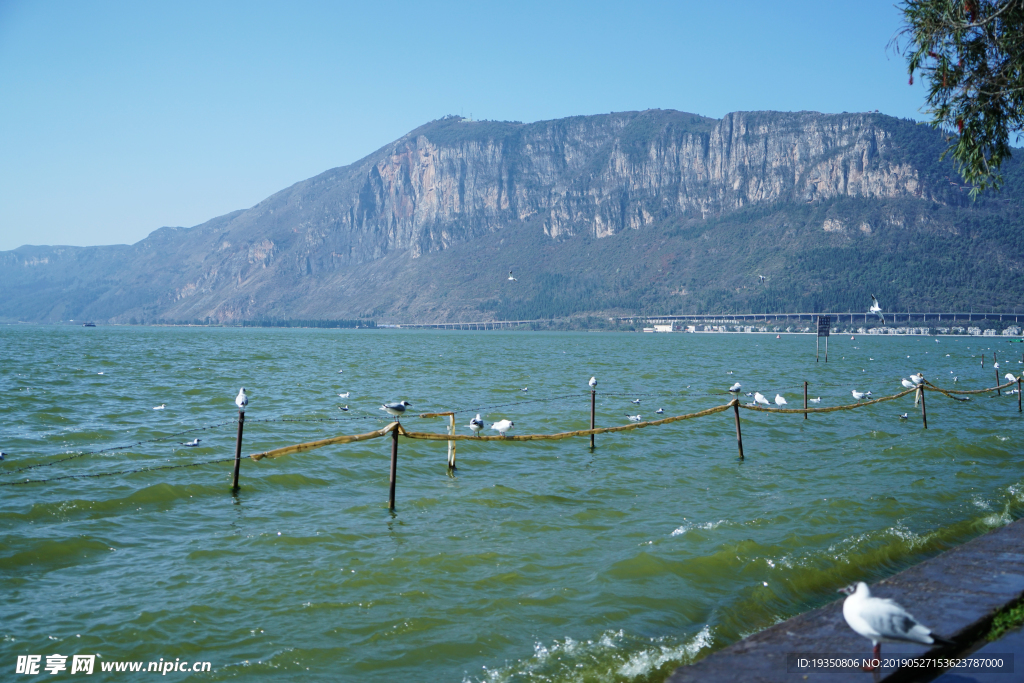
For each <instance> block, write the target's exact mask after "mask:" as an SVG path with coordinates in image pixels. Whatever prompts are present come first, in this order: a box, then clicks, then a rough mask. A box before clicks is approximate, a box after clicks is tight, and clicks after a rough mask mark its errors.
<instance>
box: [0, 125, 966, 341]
mask: <svg viewBox="0 0 1024 683" xmlns="http://www.w3.org/2000/svg"><path fill="white" fill-rule="evenodd" d="M913 128H914V126H913V124H912V123H910V122H904V121H899V120H896V119H892V118H891V117H886V116H884V115H879V114H840V115H823V114H817V113H811V112H798V113H777V112H737V113H733V114H729V115H728V116H726V117H725V118H723V119H721V120H715V119H708V118H705V117H700V116H696V115H693V114H686V113H682V112H676V111H662V110H653V111H645V112H627V113H619V114H608V115H602V116H587V117H573V118H569V119H561V120H556V121H545V122H538V123H533V124H519V123H498V122H486V121H485V122H471V121H466V120H461V119H457V118H452V117H449V118H446V119H442V120H440V121H434V122H432V123H429V124H427V125H425V126H422V127H421V128H419V129H417V130H415V131H413V132H411V133H409V134H408V135H406V136H405V137H403V138H401V139H400V140H397V141H396V142H394V143H392V144H390V145H387V146H386V147H384V148H382V149H380V150H378V151H377V152H375V153H374V154H372V155H370V156H368V157H366V158H365V159H362V160H360V161H359V162H356V163H355V164H352V165H351V166H347V167H343V168H338V169H334V170H331V171H328V172H326V173H324V174H321V175H319V176H317V177H314V178H311V179H309V180H306V181H304V182H301V183H298V184H296V185H294V186H292V187H290V188H288V189H286V190H283V191H282V192H279V193H277V194H275V195H273V196H272V197H269V198H268V199H266V200H264V201H262V202H260V203H259V204H258V205H256V206H254V207H252V208H251V209H248V210H245V211H239V212H235V213H233V214H229V215H227V216H222V217H220V218H217V219H214V220H212V221H209V222H208V223H205V224H203V225H200V226H197V227H195V228H191V229H183V228H173V229H172V228H163V229H161V230H158V231H156V232H155V233H153V234H152V235H150V237H148V238H147V239H145V240H143V241H142V242H139V243H138V244H135V245H132V246H125V247H105V248H102V249H100V248H95V249H94V248H84V249H76V248H47V247H32V248H27V247H26V248H21V249H18V250H15V251H13V252H6V253H0V288H2V291H3V292H4V294H5V296H4V297H3V298H4V299H5V301H4V302H0V316H2V317H6V318H8V319H10V318H20V319H67V318H69V317H78V318H82V317H93V318H97V319H114V320H128V319H130V318H138V319H145V320H152V319H156V318H166V319H172V320H191V319H206V318H210V319H214V320H224V321H233V320H238V319H244V318H254V317H268V316H269V317H286V318H287V317H292V318H299V317H355V316H356V315H367V314H374V315H377V316H380V315H381V314H382V313H385V312H388V313H390V314H393V315H395V316H400V315H401V314H402V311H406V314H413V315H415V316H426V315H428V314H430V312H431V311H433V315H435V316H436V315H438V314H449V315H450V314H453V312H454V311H457V310H462V311H465V310H466V309H467V308H472V307H473V306H475V305H476V303H475V302H474V300H472V299H466V300H465V301H464V302H463V303H462V304H460V305H457V306H454V307H451V308H445V307H441V308H438V307H436V306H435V307H434V308H431V307H430V306H426V307H423V306H420V307H418V308H417V307H416V306H413V307H412V308H409V306H410V301H411V300H412V299H415V298H416V297H417V296H422V291H423V290H422V287H421V288H420V292H419V293H418V294H413V295H410V294H409V293H408V292H401V291H394V285H393V284H389V283H393V282H394V281H395V277H394V273H395V272H396V270H397V271H400V270H402V269H406V270H408V269H409V268H412V267H413V266H412V265H411V264H412V263H413V262H414V261H416V260H417V259H421V258H422V257H424V256H428V255H436V254H441V253H445V252H448V251H450V250H452V249H453V248H455V247H457V246H459V245H468V244H478V245H490V244H492V243H493V241H494V240H497V241H498V242H499V243H500V242H501V240H502V239H503V237H502V235H505V234H510V233H508V232H507V231H508V229H509V228H512V227H517V226H518V227H520V228H524V229H528V230H529V231H535V232H536V233H537V234H538V235H543V236H544V239H546V240H548V241H549V242H550V243H551V244H558V243H561V242H564V241H566V240H569V239H572V238H587V239H596V240H601V239H605V238H609V237H612V236H615V235H618V234H621V233H623V232H625V231H642V230H643V229H644V228H645V227H648V226H652V225H655V224H664V223H666V222H668V223H674V224H682V223H687V222H688V221H689V222H693V221H707V220H709V219H720V218H722V217H723V216H727V215H729V214H731V213H735V212H737V211H742V210H743V209H745V208H749V207H752V206H755V207H756V206H773V205H782V204H793V205H798V204H804V205H811V206H818V205H821V204H822V203H829V202H835V201H837V200H839V199H842V198H862V199H873V200H905V199H910V200H917V201H925V202H930V203H939V204H950V203H957V202H961V203H962V199H961V197H960V195H958V194H956V193H953V194H952V195H951V191H950V188H949V187H948V186H947V182H948V181H942V180H940V179H938V178H937V177H935V172H934V171H933V170H927V169H922V168H920V167H919V166H916V165H915V164H914V163H913V162H912V158H913V155H912V154H911V153H910V152H911V151H914V150H908V147H907V143H906V140H907V139H909V137H908V135H909V133H908V130H909V129H913ZM911 132H914V134H917V133H916V131H911ZM918 138H920V135H918ZM932 138H934V139H932ZM932 138H930V139H932V142H931V143H930V144H931V146H932V147H933V148H934V149H930V150H929V152H928V153H929V154H934V155H935V156H937V154H938V151H939V150H941V144H940V143H939V141H938V138H937V135H933V136H932ZM917 151H919V150H917ZM828 220H829V221H832V222H819V223H818V230H820V231H821V232H823V233H824V232H826V231H830V232H836V231H837V229H836V228H835V226H836V225H841V224H842V223H841V221H839V219H837V218H830V219H828ZM861 232H862V233H864V234H870V228H869V229H868V230H867V232H864V231H863V230H861ZM517 234H519V233H517ZM538 248H540V247H538ZM502 268H504V266H501V267H499V268H498V270H501V269H502ZM388 269H390V273H391V274H390V275H388V274H387V271H388ZM428 277H429V276H428ZM374 278H376V279H374ZM371 281H372V282H374V283H376V284H375V286H369V284H368V283H369V282H371ZM420 284H421V285H422V283H420ZM436 285H437V283H432V284H431V286H432V287H433V286H436ZM428 289H429V288H428ZM403 307H404V308H403Z"/></svg>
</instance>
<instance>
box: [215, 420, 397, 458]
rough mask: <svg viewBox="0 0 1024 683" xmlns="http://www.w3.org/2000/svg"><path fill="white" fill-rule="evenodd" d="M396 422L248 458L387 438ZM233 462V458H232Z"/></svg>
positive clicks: (279, 455)
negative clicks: (359, 432)
mask: <svg viewBox="0 0 1024 683" xmlns="http://www.w3.org/2000/svg"><path fill="white" fill-rule="evenodd" d="M396 425H398V423H397V422H392V423H391V424H389V425H388V426H387V427H384V428H383V429H378V430H376V431H373V432H367V433H366V434H355V435H343V436H333V437H331V438H329V439H320V440H319V441H307V442H306V443H299V444H295V445H294V446H285V447H283V448H275V449H274V450H272V451H263V452H262V453H253V454H252V455H250V456H249V457H250V458H252V459H253V460H256V461H257V462H258V461H260V460H262V459H263V458H280V457H281V456H282V455H290V454H292V453H300V452H302V451H311V450H313V449H314V448H323V447H324V446H332V445H334V444H336V443H352V442H354V441H366V440H368V439H379V438H380V437H382V436H387V435H388V434H389V433H390V432H391V431H392V430H393V429H395V427H396ZM232 460H234V458H232Z"/></svg>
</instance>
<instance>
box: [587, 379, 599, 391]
mask: <svg viewBox="0 0 1024 683" xmlns="http://www.w3.org/2000/svg"><path fill="white" fill-rule="evenodd" d="M587 384H589V385H590V388H591V389H594V388H596V387H597V378H596V377H591V378H590V381H589V382H587Z"/></svg>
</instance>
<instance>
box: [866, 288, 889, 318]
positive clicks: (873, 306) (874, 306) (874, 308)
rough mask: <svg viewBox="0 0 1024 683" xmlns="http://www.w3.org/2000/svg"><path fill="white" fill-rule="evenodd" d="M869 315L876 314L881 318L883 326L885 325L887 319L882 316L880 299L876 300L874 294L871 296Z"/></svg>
mask: <svg viewBox="0 0 1024 683" xmlns="http://www.w3.org/2000/svg"><path fill="white" fill-rule="evenodd" d="M868 313H874V314H875V315H877V316H878V317H879V318H881V320H882V324H883V325H884V324H885V317H884V316H883V315H882V307H881V306H879V305H878V299H876V298H875V295H874V294H872V295H871V308H869V309H868Z"/></svg>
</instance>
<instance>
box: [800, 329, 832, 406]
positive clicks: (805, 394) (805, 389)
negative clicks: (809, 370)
mask: <svg viewBox="0 0 1024 683" xmlns="http://www.w3.org/2000/svg"><path fill="white" fill-rule="evenodd" d="M825 339H828V337H825ZM804 410H807V382H806V381H805V382H804ZM804 419H805V420H806V419H807V413H804Z"/></svg>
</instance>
